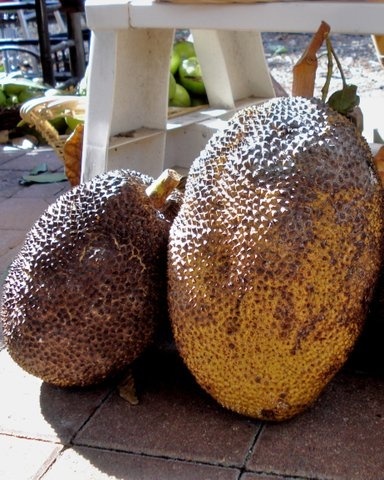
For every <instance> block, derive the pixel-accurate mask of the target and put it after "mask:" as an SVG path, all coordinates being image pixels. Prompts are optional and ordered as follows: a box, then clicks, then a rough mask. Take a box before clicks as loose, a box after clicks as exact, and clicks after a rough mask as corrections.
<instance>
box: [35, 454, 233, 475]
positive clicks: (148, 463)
mask: <svg viewBox="0 0 384 480" xmlns="http://www.w3.org/2000/svg"><path fill="white" fill-rule="evenodd" d="M238 476H239V471H238V470H237V469H234V468H222V467H216V466H212V465H202V464H197V463H193V462H181V461H178V460H176V461H175V460H173V459H165V458H154V457H148V456H143V455H131V454H127V453H122V452H111V451H106V450H99V449H93V448H83V447H76V448H72V449H68V450H66V451H65V452H64V453H63V454H62V455H61V456H60V457H59V459H58V461H57V462H55V464H54V465H53V466H52V468H51V469H50V470H48V471H47V473H46V474H45V475H44V476H43V477H42V479H41V480H58V479H68V480H69V479H70V480H88V479H89V480H91V479H92V480H107V479H110V478H111V479H119V480H237V479H238Z"/></svg>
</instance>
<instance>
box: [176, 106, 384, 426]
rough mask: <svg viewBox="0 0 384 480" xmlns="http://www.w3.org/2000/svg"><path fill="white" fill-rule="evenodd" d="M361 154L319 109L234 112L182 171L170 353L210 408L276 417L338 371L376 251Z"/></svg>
mask: <svg viewBox="0 0 384 480" xmlns="http://www.w3.org/2000/svg"><path fill="white" fill-rule="evenodd" d="M382 193H383V192H382V189H381V186H380V183H379V180H378V177H377V174H376V172H375V170H374V167H373V163H372V156H371V152H370V149H369V147H368V145H367V144H366V142H365V141H364V140H363V139H362V138H361V136H360V135H359V134H358V133H357V131H356V129H355V127H354V126H353V125H352V123H351V122H350V121H349V120H347V119H345V118H344V117H342V116H341V115H339V114H337V113H335V112H334V111H332V110H330V109H328V108H327V107H326V106H325V105H323V104H322V103H320V102H318V101H316V100H307V99H303V98H297V97H296V98H288V97H287V98H278V99H274V100H271V101H269V102H267V103H265V104H264V105H262V106H255V107H250V108H247V109H245V110H242V111H240V112H238V113H237V114H236V115H235V116H234V117H233V119H232V120H231V121H230V122H229V124H228V126H227V128H226V129H224V130H223V131H222V132H218V133H217V134H216V135H214V136H213V138H212V139H211V140H210V142H209V143H208V145H207V147H206V148H205V150H204V151H203V152H202V153H201V155H200V156H199V158H197V159H196V160H195V161H194V163H193V165H192V168H191V171H190V174H189V177H188V180H187V184H186V191H185V198H184V203H183V205H182V207H181V210H180V212H179V214H178V216H177V217H176V220H175V222H174V223H173V225H172V228H171V232H170V242H169V267H168V273H169V305H170V315H171V322H172V326H173V330H174V335H175V340H176V345H177V347H178V349H179V351H180V353H181V356H182V357H183V359H184V361H185V362H186V364H187V366H188V367H189V369H190V370H191V372H192V374H193V375H194V376H195V377H196V379H197V381H198V382H199V384H200V385H201V386H202V387H203V388H204V389H205V390H206V391H207V392H209V393H210V394H211V395H212V396H213V397H214V398H216V400H217V401H218V402H220V403H221V404H222V405H224V406H225V407H228V408H230V409H232V410H234V411H237V412H240V413H242V414H246V415H249V416H252V417H256V418H260V419H267V420H268V419H269V420H283V419H287V418H289V417H292V416H293V415H296V414H297V413H299V412H301V411H302V410H303V409H305V408H306V407H308V406H309V405H310V404H311V403H313V402H314V401H315V399H316V398H317V397H318V395H319V393H320V392H321V391H322V390H323V388H324V387H325V385H326V384H327V383H328V382H329V381H330V379H331V378H332V377H333V376H334V375H335V373H336V372H337V371H338V370H339V369H340V367H341V366H342V365H343V364H344V362H345V360H346V358H347V356H348V354H349V352H350V350H351V348H352V347H353V345H354V343H355V341H356V338H357V337H358V335H359V333H360V331H361V328H362V325H363V321H364V318H365V315H366V310H367V304H368V301H369V299H370V298H371V293H372V289H373V286H374V284H375V281H376V278H377V275H378V271H379V265H380V261H381V254H382V238H383V218H384V211H383V199H382Z"/></svg>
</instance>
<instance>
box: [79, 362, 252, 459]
mask: <svg viewBox="0 0 384 480" xmlns="http://www.w3.org/2000/svg"><path fill="white" fill-rule="evenodd" d="M165 357H166V358H163V357H160V358H158V357H156V356H155V357H154V358H153V360H152V359H150V360H149V361H148V363H147V364H146V365H145V369H143V370H141V371H139V372H138V373H137V375H136V379H137V382H138V384H139V386H140V380H141V379H143V378H145V379H146V380H145V383H144V384H142V385H141V386H140V403H139V405H136V406H132V405H130V404H129V403H127V402H126V401H125V400H123V399H122V398H120V397H119V396H118V395H117V394H114V395H112V396H111V397H110V398H109V399H108V400H107V401H106V402H105V403H104V404H103V405H102V406H101V407H100V409H99V410H98V411H97V412H96V413H95V415H94V416H93V417H92V419H91V420H90V421H89V422H88V423H87V424H86V425H85V427H84V428H83V430H82V431H81V432H80V433H79V434H78V435H77V436H76V438H75V439H74V441H73V442H74V444H82V445H88V446H96V445H98V446H101V447H104V448H109V449H116V450H123V451H127V452H134V453H140V452H141V453H145V454H147V455H158V456H165V457H175V458H179V459H184V460H195V461H202V462H207V463H213V464H220V465H228V466H241V465H242V464H243V463H244V459H245V457H246V455H247V453H248V451H249V449H250V448H251V446H252V443H253V441H254V438H255V436H256V434H257V432H258V430H259V428H260V423H259V422H256V421H252V420H249V419H247V418H245V417H241V416H240V415H236V414H234V413H231V412H229V411H227V410H225V409H223V408H221V407H220V406H219V405H218V404H216V403H215V402H214V401H213V400H211V399H210V398H209V397H208V396H207V395H205V394H204V393H203V392H202V391H201V390H200V388H199V387H198V386H197V385H195V383H194V382H193V381H192V380H191V378H190V376H189V374H187V373H186V370H185V368H184V367H183V366H182V365H181V362H180V361H178V360H177V358H176V355H173V354H168V355H167V356H165ZM151 360H152V362H151ZM148 379H149V380H148ZM111 426H113V427H112V428H111ZM218 440H219V441H218Z"/></svg>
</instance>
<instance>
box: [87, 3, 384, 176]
mask: <svg viewBox="0 0 384 480" xmlns="http://www.w3.org/2000/svg"><path fill="white" fill-rule="evenodd" d="M85 8H86V17H87V25H88V27H89V28H90V29H91V31H92V38H91V52H90V63H89V84H88V107H87V117H86V122H85V135H84V148H83V160H82V180H88V179H90V178H92V177H93V176H94V175H96V174H98V173H102V172H104V171H106V170H110V169H113V168H132V169H136V170H139V171H141V172H144V173H147V174H149V175H152V176H157V175H158V174H160V172H161V171H162V170H163V169H164V168H167V167H175V166H177V167H181V168H188V167H189V165H190V164H191V162H192V160H193V159H194V158H195V157H196V156H197V155H198V154H199V152H200V150H201V149H202V148H204V146H205V144H206V142H207V140H208V139H209V137H210V136H211V135H212V133H213V132H214V131H215V130H216V129H217V128H219V127H220V124H221V123H222V119H227V118H229V117H230V116H231V115H232V114H233V112H234V111H235V110H236V109H238V108H239V107H242V106H244V105H247V104H252V103H253V104H254V103H257V102H261V101H263V100H265V99H267V98H271V97H273V96H274V95H275V93H274V89H273V85H272V82H271V78H270V74H269V71H268V66H267V64H266V61H265V57H264V50H263V45H262V41H261V36H260V32H311V33H314V32H315V31H316V30H317V29H318V27H319V25H320V23H321V21H322V20H324V21H326V22H327V23H329V25H330V26H331V31H332V32H338V33H350V34H381V33H383V31H384V22H383V19H384V3H383V2H382V1H380V2H376V1H365V2H364V1H362V2H359V1H349V2H338V1H329V2H323V1H297V2H273V3H254V4H250V3H247V4H239V3H236V4H217V3H216V4H205V5H203V4H199V5H191V4H174V3H160V2H154V1H152V0H86V3H85ZM179 28H180V29H190V30H191V32H192V35H193V38H194V42H195V47H196V52H197V56H198V58H199V61H200V64H201V68H202V71H203V77H204V83H205V85H206V90H207V95H208V100H209V108H207V109H203V110H199V111H193V112H192V113H190V114H187V115H181V116H179V117H175V118H171V119H168V82H169V59H170V53H171V49H172V44H173V39H174V33H175V29H179Z"/></svg>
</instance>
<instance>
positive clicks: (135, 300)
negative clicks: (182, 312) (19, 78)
mask: <svg viewBox="0 0 384 480" xmlns="http://www.w3.org/2000/svg"><path fill="white" fill-rule="evenodd" d="M151 181H152V179H151V178H150V177H147V176H145V175H142V174H139V173H136V172H133V171H129V170H118V171H112V172H107V173H104V174H102V175H100V176H98V177H95V178H94V179H92V180H91V181H89V182H87V183H84V184H82V185H79V186H78V187H75V188H73V189H72V190H71V191H69V192H67V193H66V194H64V195H63V196H61V197H60V198H59V199H58V200H57V201H56V202H55V203H53V204H52V205H51V206H50V207H49V208H48V209H47V210H46V212H45V213H44V214H43V215H42V216H41V218H40V219H39V220H38V221H37V222H36V224H35V225H34V226H33V227H32V229H31V231H30V232H29V234H28V235H27V238H26V240H25V244H24V246H23V248H22V250H21V252H20V254H19V255H18V256H17V257H16V258H15V260H14V262H13V263H12V265H11V268H10V271H9V273H8V276H7V278H6V281H5V284H4V293H3V301H2V307H1V320H2V323H3V330H4V338H5V343H6V346H7V348H8V350H9V352H10V354H11V356H12V357H13V359H14V360H15V361H16V362H17V363H18V364H19V365H20V366H21V367H23V368H24V369H25V370H26V371H28V372H29V373H31V374H33V375H35V376H37V377H40V378H41V379H43V380H44V381H46V382H48V383H51V384H54V385H57V386H61V387H69V386H84V385H91V384H95V383H98V382H100V381H102V380H104V379H105V378H107V377H108V376H109V375H112V374H114V373H116V372H117V371H119V370H120V369H121V368H123V367H124V366H126V365H127V364H129V363H130V362H132V361H133V360H134V359H135V358H136V357H137V356H138V355H139V354H140V353H141V352H142V351H143V350H144V349H145V348H146V347H147V346H148V345H149V343H150V342H151V341H152V339H153V336H154V333H155V329H156V327H157V326H158V325H159V320H160V319H161V318H164V316H165V314H166V281H165V275H166V256H167V241H168V234H169V227H170V221H169V220H166V219H165V218H164V216H163V215H161V214H160V213H159V212H157V211H156V210H155V209H154V208H153V207H152V206H151V205H150V204H149V201H148V198H147V196H146V194H145V189H146V187H147V186H148V185H149V184H150V183H151Z"/></svg>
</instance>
